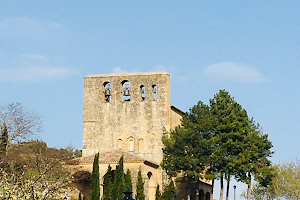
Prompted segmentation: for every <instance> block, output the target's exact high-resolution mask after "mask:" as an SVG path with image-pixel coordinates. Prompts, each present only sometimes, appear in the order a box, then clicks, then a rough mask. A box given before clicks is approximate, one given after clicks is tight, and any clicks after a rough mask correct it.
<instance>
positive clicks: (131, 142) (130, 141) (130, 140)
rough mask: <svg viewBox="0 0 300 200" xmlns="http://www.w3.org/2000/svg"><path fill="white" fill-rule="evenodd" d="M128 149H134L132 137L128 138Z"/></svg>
mask: <svg viewBox="0 0 300 200" xmlns="http://www.w3.org/2000/svg"><path fill="white" fill-rule="evenodd" d="M129 151H134V140H133V138H130V139H129Z"/></svg>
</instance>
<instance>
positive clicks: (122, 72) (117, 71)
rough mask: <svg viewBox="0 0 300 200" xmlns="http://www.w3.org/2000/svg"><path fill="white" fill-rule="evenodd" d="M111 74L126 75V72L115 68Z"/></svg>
mask: <svg viewBox="0 0 300 200" xmlns="http://www.w3.org/2000/svg"><path fill="white" fill-rule="evenodd" d="M113 73H114V74H125V73H128V71H127V70H123V69H121V67H115V68H113Z"/></svg>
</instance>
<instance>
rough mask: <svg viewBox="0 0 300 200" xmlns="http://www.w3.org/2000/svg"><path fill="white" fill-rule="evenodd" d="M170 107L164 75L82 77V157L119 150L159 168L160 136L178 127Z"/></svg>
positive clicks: (168, 79) (177, 120)
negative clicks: (136, 155) (153, 163)
mask: <svg viewBox="0 0 300 200" xmlns="http://www.w3.org/2000/svg"><path fill="white" fill-rule="evenodd" d="M172 107H173V106H171V105H170V75H169V74H167V73H165V72H154V73H130V74H109V75H91V76H87V77H85V79H84V117H83V122H84V130H83V152H82V153H83V156H87V155H91V154H93V153H95V152H98V151H99V152H100V153H101V152H105V151H108V150H111V149H122V150H124V151H128V152H131V153H133V154H138V155H139V156H141V157H143V158H144V159H149V160H151V161H154V162H156V163H158V164H159V163H160V162H161V160H162V147H163V144H162V141H161V138H162V135H163V134H164V133H166V132H167V131H169V130H170V128H171V127H173V126H175V125H178V124H180V119H181V114H182V113H180V112H181V111H178V110H177V113H176V112H175V113H174V107H173V109H172ZM175 111H176V109H175ZM178 112H179V113H180V114H178Z"/></svg>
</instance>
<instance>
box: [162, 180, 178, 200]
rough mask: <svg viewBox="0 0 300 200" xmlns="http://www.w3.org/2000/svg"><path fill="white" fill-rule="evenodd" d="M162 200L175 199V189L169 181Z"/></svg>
mask: <svg viewBox="0 0 300 200" xmlns="http://www.w3.org/2000/svg"><path fill="white" fill-rule="evenodd" d="M161 199H162V200H174V199H175V187H174V182H173V181H171V182H170V183H169V185H168V186H167V187H166V188H165V190H164V192H163V194H162V196H161Z"/></svg>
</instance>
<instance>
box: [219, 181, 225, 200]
mask: <svg viewBox="0 0 300 200" xmlns="http://www.w3.org/2000/svg"><path fill="white" fill-rule="evenodd" d="M220 182H221V188H220V199H219V200H223V184H224V183H223V176H221V178H220Z"/></svg>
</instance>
